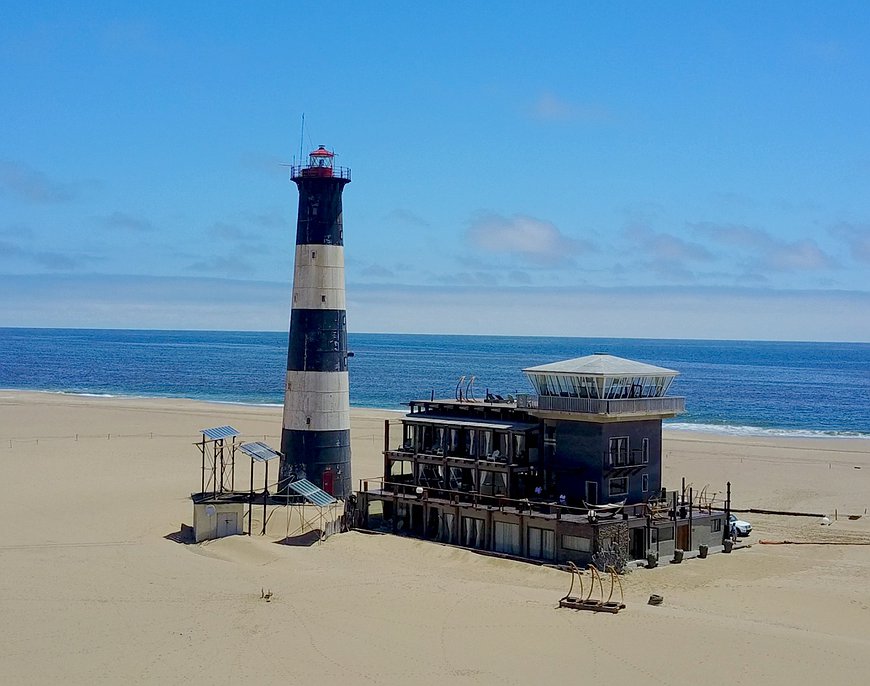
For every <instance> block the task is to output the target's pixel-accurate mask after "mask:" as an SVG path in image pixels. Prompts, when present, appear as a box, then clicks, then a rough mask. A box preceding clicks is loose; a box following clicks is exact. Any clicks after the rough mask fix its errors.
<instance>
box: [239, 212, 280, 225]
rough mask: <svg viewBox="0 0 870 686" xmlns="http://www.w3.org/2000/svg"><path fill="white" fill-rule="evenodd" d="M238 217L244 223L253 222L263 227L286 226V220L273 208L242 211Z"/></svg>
mask: <svg viewBox="0 0 870 686" xmlns="http://www.w3.org/2000/svg"><path fill="white" fill-rule="evenodd" d="M240 217H241V219H242V221H244V222H245V223H246V224H253V225H255V226H259V227H262V228H264V229H276V228H284V227H286V226H287V220H286V219H285V218H284V216H283V215H282V214H281V213H280V212H277V211H275V210H272V211H270V212H242V213H241V215H240Z"/></svg>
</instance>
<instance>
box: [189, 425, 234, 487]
mask: <svg viewBox="0 0 870 686" xmlns="http://www.w3.org/2000/svg"><path fill="white" fill-rule="evenodd" d="M199 433H200V434H202V440H201V441H199V442H198V443H194V445H195V446H196V447H197V448H199V452H200V455H201V456H202V483H201V488H200V492H201V493H206V492H208V487H209V486H211V491H212V493H213V494H214V495H215V496H216V495H217V494H218V493H227V492H232V491H233V490H234V489H235V484H236V449H237V448H238V447H239V446H238V443H237V441H236V439H237V437H238V436H239V432H238V431H237V430H236V429H235V428H233V427H232V426H229V425H225V426H216V427H213V428H211V429H201V430H200V432H199ZM228 440H229V441H230V442H229V443H227V441H228ZM209 470H210V475H209V476H208V478H206V476H207V475H208V474H209ZM218 477H220V478H218ZM227 478H229V484H227V483H226V481H227Z"/></svg>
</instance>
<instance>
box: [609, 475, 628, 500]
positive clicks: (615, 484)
mask: <svg viewBox="0 0 870 686" xmlns="http://www.w3.org/2000/svg"><path fill="white" fill-rule="evenodd" d="M609 492H610V495H627V494H628V477H627V476H623V477H620V478H618V479H611V480H610V485H609Z"/></svg>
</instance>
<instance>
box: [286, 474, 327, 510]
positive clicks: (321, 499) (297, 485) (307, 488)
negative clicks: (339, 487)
mask: <svg viewBox="0 0 870 686" xmlns="http://www.w3.org/2000/svg"><path fill="white" fill-rule="evenodd" d="M288 485H289V486H290V488H291V489H293V490H294V491H296V492H297V493H298V494H299V495H301V496H302V497H303V498H305V500H307V501H308V502H309V503H313V504H314V505H317V506H318V507H326V506H327V505H333V504H335V503H337V502H338V501H337V500H336V499H335V498H333V497H332V496H331V495H329V493H327V492H326V491H324V490H323V489H322V488H317V486H315V485H314V484H313V483H311V482H310V481H309V480H308V479H299V481H291V482H290V483H289V484H288Z"/></svg>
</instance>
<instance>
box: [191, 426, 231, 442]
mask: <svg viewBox="0 0 870 686" xmlns="http://www.w3.org/2000/svg"><path fill="white" fill-rule="evenodd" d="M199 433H201V434H202V435H203V436H205V437H206V438H210V439H211V440H213V441H219V440H220V439H222V438H232V437H233V436H238V435H239V432H238V431H236V430H235V429H234V428H233V427H231V426H216V427H214V428H213V429H202V430H201V431H200V432H199Z"/></svg>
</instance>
